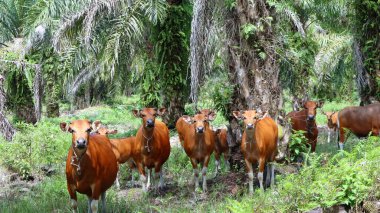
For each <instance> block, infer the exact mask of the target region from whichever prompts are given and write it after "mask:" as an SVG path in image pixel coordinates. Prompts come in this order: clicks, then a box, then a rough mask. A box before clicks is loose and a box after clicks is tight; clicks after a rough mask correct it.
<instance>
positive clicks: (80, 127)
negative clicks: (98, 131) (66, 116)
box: [60, 120, 100, 151]
mask: <svg viewBox="0 0 380 213" xmlns="http://www.w3.org/2000/svg"><path fill="white" fill-rule="evenodd" d="M99 126H100V121H95V122H91V121H89V120H75V121H72V122H71V123H66V122H62V123H61V124H60V127H61V130H62V131H64V132H70V133H71V134H72V145H73V147H75V148H77V149H78V150H84V151H85V150H86V149H87V146H88V141H89V137H90V132H91V131H93V129H94V128H98V127H99Z"/></svg>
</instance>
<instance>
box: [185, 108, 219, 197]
mask: <svg viewBox="0 0 380 213" xmlns="http://www.w3.org/2000/svg"><path fill="white" fill-rule="evenodd" d="M215 116H216V115H215V113H211V114H209V115H208V116H205V115H204V114H196V115H194V117H190V116H187V115H184V116H182V118H183V119H184V120H185V121H186V122H187V123H188V124H190V125H191V129H190V130H189V131H186V133H185V136H184V144H183V145H184V150H185V152H186V154H187V156H189V158H190V162H191V164H192V166H193V171H194V183H195V190H196V189H197V188H198V187H199V180H198V176H199V171H198V164H201V166H202V167H203V168H202V176H203V178H202V189H203V191H204V192H205V191H207V182H206V173H207V166H208V163H209V160H210V156H211V154H212V152H213V151H214V148H215V145H214V143H215V138H214V133H213V131H212V130H211V129H210V127H209V121H212V120H214V119H215Z"/></svg>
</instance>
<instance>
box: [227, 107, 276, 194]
mask: <svg viewBox="0 0 380 213" xmlns="http://www.w3.org/2000/svg"><path fill="white" fill-rule="evenodd" d="M233 115H234V116H235V118H236V119H238V120H243V121H244V132H243V136H242V142H241V147H240V148H241V151H242V153H243V155H244V160H245V164H246V168H247V174H248V178H249V193H250V194H252V193H253V169H252V164H253V163H255V164H257V163H258V165H259V171H258V174H257V178H258V179H259V183H260V189H261V190H264V186H263V178H264V175H263V174H264V169H265V166H266V164H267V163H270V162H273V161H274V160H275V157H276V155H277V142H278V128H277V124H276V123H275V122H274V120H273V119H272V118H270V117H268V116H265V117H263V115H262V114H261V113H260V112H258V111H256V110H246V111H233ZM271 177H272V178H271ZM266 178H267V179H266V184H269V182H270V185H271V186H273V185H274V165H273V164H269V166H268V169H267V177H266Z"/></svg>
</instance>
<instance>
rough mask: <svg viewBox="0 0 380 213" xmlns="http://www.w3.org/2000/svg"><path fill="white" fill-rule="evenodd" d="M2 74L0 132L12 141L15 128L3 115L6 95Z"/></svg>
mask: <svg viewBox="0 0 380 213" xmlns="http://www.w3.org/2000/svg"><path fill="white" fill-rule="evenodd" d="M3 82H4V76H2V75H0V132H1V134H2V135H3V136H4V138H5V140H7V141H12V138H13V136H14V135H15V134H16V129H15V128H14V127H13V126H12V125H11V124H10V123H9V121H8V119H7V118H6V117H5V101H6V98H5V97H6V96H5V92H4V88H3Z"/></svg>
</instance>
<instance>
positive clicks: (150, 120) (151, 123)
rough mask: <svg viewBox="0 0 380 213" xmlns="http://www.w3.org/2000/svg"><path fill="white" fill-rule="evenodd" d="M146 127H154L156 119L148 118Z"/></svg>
mask: <svg viewBox="0 0 380 213" xmlns="http://www.w3.org/2000/svg"><path fill="white" fill-rule="evenodd" d="M146 127H149V128H152V127H154V121H153V120H152V119H149V120H147V121H146Z"/></svg>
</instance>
